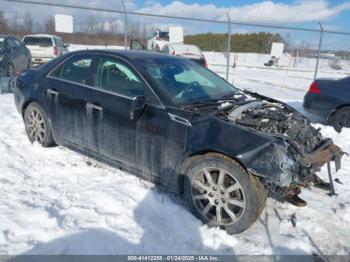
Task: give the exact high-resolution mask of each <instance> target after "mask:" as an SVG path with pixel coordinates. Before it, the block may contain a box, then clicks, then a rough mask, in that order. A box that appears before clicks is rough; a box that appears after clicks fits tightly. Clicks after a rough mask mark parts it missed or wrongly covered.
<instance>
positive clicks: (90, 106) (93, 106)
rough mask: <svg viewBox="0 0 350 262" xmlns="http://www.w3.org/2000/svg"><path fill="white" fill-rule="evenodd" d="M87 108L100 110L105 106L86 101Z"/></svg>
mask: <svg viewBox="0 0 350 262" xmlns="http://www.w3.org/2000/svg"><path fill="white" fill-rule="evenodd" d="M86 108H88V109H95V110H98V111H103V108H102V107H101V106H98V105H95V104H93V103H90V102H87V103H86Z"/></svg>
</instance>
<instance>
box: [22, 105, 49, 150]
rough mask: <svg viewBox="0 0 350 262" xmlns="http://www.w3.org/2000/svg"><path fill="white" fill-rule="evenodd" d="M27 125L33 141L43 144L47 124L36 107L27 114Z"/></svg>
mask: <svg viewBox="0 0 350 262" xmlns="http://www.w3.org/2000/svg"><path fill="white" fill-rule="evenodd" d="M26 125H27V129H28V135H29V137H30V139H31V141H33V142H34V141H37V142H38V143H39V144H42V143H43V141H44V138H45V134H46V126H45V120H44V117H43V115H42V114H41V112H40V111H39V110H37V109H36V108H33V109H31V111H30V112H29V114H27V115H26Z"/></svg>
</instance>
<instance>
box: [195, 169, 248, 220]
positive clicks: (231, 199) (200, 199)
mask: <svg viewBox="0 0 350 262" xmlns="http://www.w3.org/2000/svg"><path fill="white" fill-rule="evenodd" d="M191 193H192V201H193V203H194V205H195V207H196V209H197V210H198V211H199V212H200V213H201V215H202V216H204V217H205V218H206V219H207V220H209V221H210V222H212V223H214V224H217V225H223V226H226V225H231V224H234V223H236V222H237V221H238V220H239V219H240V218H241V217H242V215H243V213H244V211H245V208H246V198H245V193H244V190H243V187H242V185H241V184H240V183H239V182H238V181H237V179H235V177H234V176H233V175H232V174H230V173H229V172H228V171H226V170H224V169H221V168H216V167H215V168H203V169H202V170H201V171H200V172H198V173H197V174H196V176H195V177H194V179H193V182H192V192H191Z"/></svg>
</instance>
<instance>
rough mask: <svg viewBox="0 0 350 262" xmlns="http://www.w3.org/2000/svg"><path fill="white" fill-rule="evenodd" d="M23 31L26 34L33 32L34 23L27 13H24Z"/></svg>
mask: <svg viewBox="0 0 350 262" xmlns="http://www.w3.org/2000/svg"><path fill="white" fill-rule="evenodd" d="M23 29H24V31H25V32H26V33H32V32H33V30H34V21H33V18H32V16H31V14H30V13H29V12H25V14H24V19H23Z"/></svg>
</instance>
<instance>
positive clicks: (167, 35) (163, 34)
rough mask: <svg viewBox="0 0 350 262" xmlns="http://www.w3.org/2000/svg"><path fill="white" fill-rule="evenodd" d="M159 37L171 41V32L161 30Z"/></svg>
mask: <svg viewBox="0 0 350 262" xmlns="http://www.w3.org/2000/svg"><path fill="white" fill-rule="evenodd" d="M159 38H160V39H163V40H165V41H169V32H159Z"/></svg>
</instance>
